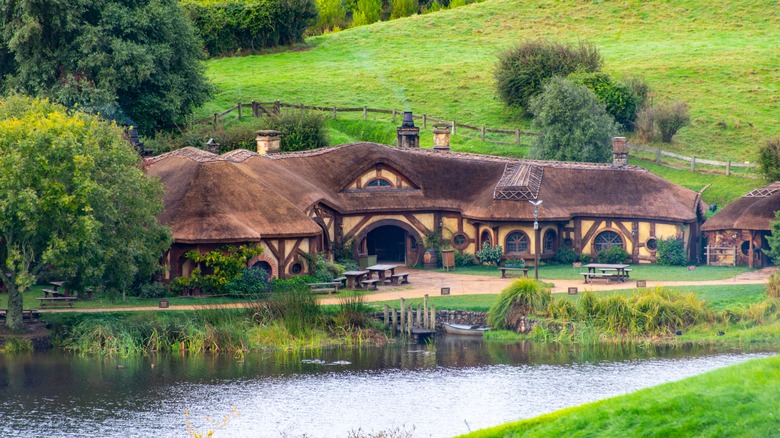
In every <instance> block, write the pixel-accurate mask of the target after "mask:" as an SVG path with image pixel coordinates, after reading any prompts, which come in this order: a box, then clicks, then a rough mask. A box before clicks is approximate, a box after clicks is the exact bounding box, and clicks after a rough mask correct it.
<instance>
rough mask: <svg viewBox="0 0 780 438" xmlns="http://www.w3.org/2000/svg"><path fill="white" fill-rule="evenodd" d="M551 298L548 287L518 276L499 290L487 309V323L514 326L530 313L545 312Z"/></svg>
mask: <svg viewBox="0 0 780 438" xmlns="http://www.w3.org/2000/svg"><path fill="white" fill-rule="evenodd" d="M551 300H552V294H551V293H550V288H549V287H547V286H546V285H544V284H543V283H540V282H538V281H534V280H531V279H528V278H520V279H518V280H515V281H514V282H512V284H510V285H509V286H508V287H507V288H506V289H504V290H503V291H501V294H500V295H499V296H498V298H497V299H496V302H495V303H494V304H493V306H492V307H491V308H490V310H489V311H488V315H487V321H488V324H490V325H492V326H493V327H497V328H503V329H511V328H514V327H516V326H517V324H518V322H519V321H520V319H521V318H523V317H525V316H528V315H530V314H532V313H542V314H546V313H547V309H548V306H549V303H550V301H551Z"/></svg>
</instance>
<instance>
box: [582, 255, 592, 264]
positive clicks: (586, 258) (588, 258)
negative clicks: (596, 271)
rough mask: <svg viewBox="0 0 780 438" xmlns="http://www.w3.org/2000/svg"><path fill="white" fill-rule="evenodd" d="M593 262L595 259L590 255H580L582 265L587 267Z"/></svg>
mask: <svg viewBox="0 0 780 438" xmlns="http://www.w3.org/2000/svg"><path fill="white" fill-rule="evenodd" d="M592 260H593V257H591V256H590V254H586V253H582V254H580V263H582V264H583V265H587V264H588V263H590V262H591V261H592Z"/></svg>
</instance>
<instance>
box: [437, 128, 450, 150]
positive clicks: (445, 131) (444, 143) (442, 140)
mask: <svg viewBox="0 0 780 438" xmlns="http://www.w3.org/2000/svg"><path fill="white" fill-rule="evenodd" d="M433 150H435V151H448V150H450V125H447V124H436V125H433Z"/></svg>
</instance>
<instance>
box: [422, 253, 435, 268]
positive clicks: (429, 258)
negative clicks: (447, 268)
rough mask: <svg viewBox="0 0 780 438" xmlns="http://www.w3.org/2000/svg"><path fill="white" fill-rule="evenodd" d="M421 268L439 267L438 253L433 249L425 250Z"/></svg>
mask: <svg viewBox="0 0 780 438" xmlns="http://www.w3.org/2000/svg"><path fill="white" fill-rule="evenodd" d="M423 266H425V267H426V268H437V267H439V252H438V251H436V250H435V249H426V250H425V254H423Z"/></svg>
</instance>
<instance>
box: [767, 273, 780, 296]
mask: <svg viewBox="0 0 780 438" xmlns="http://www.w3.org/2000/svg"><path fill="white" fill-rule="evenodd" d="M766 295H767V296H768V297H770V298H775V299H777V298H780V275H778V273H774V274H772V275H770V276H769V281H768V282H767V283H766Z"/></svg>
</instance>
